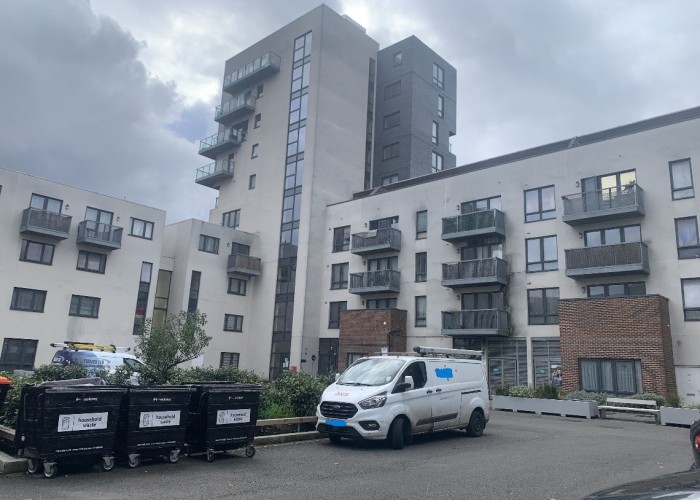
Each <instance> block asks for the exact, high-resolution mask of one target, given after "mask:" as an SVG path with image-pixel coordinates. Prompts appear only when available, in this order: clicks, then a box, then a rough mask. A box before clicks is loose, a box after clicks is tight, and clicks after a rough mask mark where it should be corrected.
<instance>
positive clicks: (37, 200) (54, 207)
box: [29, 194, 63, 214]
mask: <svg viewBox="0 0 700 500" xmlns="http://www.w3.org/2000/svg"><path fill="white" fill-rule="evenodd" d="M29 206H30V207H31V208H36V209H38V210H46V211H47V212H53V213H56V214H60V213H61V209H62V208H63V200H59V199H57V198H49V197H48V196H44V195H41V194H32V198H31V201H30V202H29Z"/></svg>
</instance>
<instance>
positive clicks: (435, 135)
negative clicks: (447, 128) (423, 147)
mask: <svg viewBox="0 0 700 500" xmlns="http://www.w3.org/2000/svg"><path fill="white" fill-rule="evenodd" d="M430 140H431V141H432V142H433V144H437V143H438V123H437V122H433V131H432V136H431V138H430Z"/></svg>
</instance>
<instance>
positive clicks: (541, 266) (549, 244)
mask: <svg viewBox="0 0 700 500" xmlns="http://www.w3.org/2000/svg"><path fill="white" fill-rule="evenodd" d="M525 246H526V251H527V272H528V273H533V272H538V271H553V270H555V269H558V268H559V266H558V264H557V237H556V236H545V237H543V238H531V239H528V240H525Z"/></svg>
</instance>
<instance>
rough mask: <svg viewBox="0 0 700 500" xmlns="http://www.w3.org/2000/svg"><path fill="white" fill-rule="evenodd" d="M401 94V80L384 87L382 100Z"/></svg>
mask: <svg viewBox="0 0 700 500" xmlns="http://www.w3.org/2000/svg"><path fill="white" fill-rule="evenodd" d="M400 94H401V80H399V81H398V82H394V83H390V84H388V85H386V86H385V87H384V99H391V98H392V97H395V96H397V95H400Z"/></svg>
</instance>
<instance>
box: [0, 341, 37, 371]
mask: <svg viewBox="0 0 700 500" xmlns="http://www.w3.org/2000/svg"><path fill="white" fill-rule="evenodd" d="M38 343H39V341H38V340H31V339H13V338H6V339H4V340H3V341H2V353H1V354H0V371H2V372H9V373H12V372H13V371H15V370H33V369H34V358H35V357H36V346H37V344H38Z"/></svg>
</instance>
